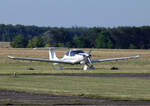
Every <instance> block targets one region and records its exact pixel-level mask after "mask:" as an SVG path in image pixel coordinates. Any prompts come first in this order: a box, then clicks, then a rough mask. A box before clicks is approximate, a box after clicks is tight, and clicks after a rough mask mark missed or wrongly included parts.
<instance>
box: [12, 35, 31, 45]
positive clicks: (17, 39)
mask: <svg viewBox="0 0 150 106" xmlns="http://www.w3.org/2000/svg"><path fill="white" fill-rule="evenodd" d="M27 43H28V41H27V40H26V39H25V38H24V36H22V35H17V36H16V37H15V38H14V40H13V41H12V42H11V46H12V47H14V48H25V47H26V46H27Z"/></svg>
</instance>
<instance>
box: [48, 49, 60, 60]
mask: <svg viewBox="0 0 150 106" xmlns="http://www.w3.org/2000/svg"><path fill="white" fill-rule="evenodd" d="M49 60H59V59H58V58H57V56H56V53H55V48H54V47H52V48H49Z"/></svg>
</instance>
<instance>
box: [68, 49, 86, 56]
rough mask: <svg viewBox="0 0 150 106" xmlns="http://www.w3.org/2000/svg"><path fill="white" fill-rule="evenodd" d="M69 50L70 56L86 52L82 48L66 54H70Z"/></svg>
mask: <svg viewBox="0 0 150 106" xmlns="http://www.w3.org/2000/svg"><path fill="white" fill-rule="evenodd" d="M69 52H70V56H75V55H76V54H79V53H84V52H83V51H82V50H73V51H68V52H66V56H69Z"/></svg>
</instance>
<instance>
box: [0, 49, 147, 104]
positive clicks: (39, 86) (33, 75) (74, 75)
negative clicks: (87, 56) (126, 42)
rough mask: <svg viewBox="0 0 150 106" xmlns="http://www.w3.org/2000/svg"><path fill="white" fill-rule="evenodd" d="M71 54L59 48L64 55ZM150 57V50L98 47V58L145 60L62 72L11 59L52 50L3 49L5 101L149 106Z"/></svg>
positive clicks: (0, 70)
mask: <svg viewBox="0 0 150 106" xmlns="http://www.w3.org/2000/svg"><path fill="white" fill-rule="evenodd" d="M88 50H89V49H85V51H88ZM65 51H66V50H58V51H57V54H58V56H59V57H61V56H63V54H64V53H65ZM149 53H150V50H105V49H95V50H94V51H93V52H92V55H93V58H92V59H102V58H113V57H124V56H134V55H140V56H141V58H139V59H133V60H123V61H117V62H116V61H114V62H103V63H96V64H95V70H88V71H83V70H82V67H81V66H80V65H75V66H70V65H63V67H64V68H63V70H61V71H60V70H57V68H56V67H55V66H52V64H51V63H42V62H27V61H17V60H15V61H14V60H9V59H8V58H7V56H8V55H13V56H21V57H40V58H48V51H47V50H32V49H12V48H0V89H1V90H0V103H1V104H4V105H7V104H15V103H16V104H17V103H23V104H25V103H26V104H28V103H42V104H44V103H45V104H46V103H48V104H50V103H51V104H55V105H58V104H62V105H63V104H64V105H65V104H68V105H69V104H70V105H71V104H72V105H75V104H76V105H77V104H96V105H99V104H101V105H106V104H108V105H111V106H113V105H114V106H116V105H121V104H122V105H137V104H138V105H140V104H141V105H143V104H145V105H149V104H150V101H149V100H150V90H149V88H150V65H149V63H150V54H149ZM111 67H117V68H118V70H111ZM14 72H16V74H17V76H16V77H13V73H14ZM46 98H47V99H46ZM104 98H105V99H104ZM106 98H107V99H106ZM122 100H123V101H122Z"/></svg>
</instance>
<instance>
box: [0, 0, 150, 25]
mask: <svg viewBox="0 0 150 106" xmlns="http://www.w3.org/2000/svg"><path fill="white" fill-rule="evenodd" d="M0 24H13V25H16V24H22V25H37V26H50V27H72V26H80V27H94V26H97V27H117V26H144V25H150V0H0Z"/></svg>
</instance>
